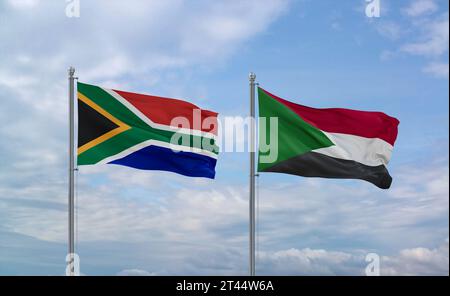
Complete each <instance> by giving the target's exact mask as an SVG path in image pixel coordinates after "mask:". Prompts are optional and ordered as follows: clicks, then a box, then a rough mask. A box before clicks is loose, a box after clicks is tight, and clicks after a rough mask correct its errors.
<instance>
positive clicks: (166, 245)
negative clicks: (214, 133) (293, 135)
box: [0, 0, 449, 275]
mask: <svg viewBox="0 0 450 296" xmlns="http://www.w3.org/2000/svg"><path fill="white" fill-rule="evenodd" d="M380 3H381V16H380V18H368V17H367V16H366V15H365V5H366V3H365V1H363V0H348V1H331V0H330V1H327V0H322V1H311V0H304V1H302V0H297V1H296V0H292V1H287V0H266V1H256V0H250V1H201V0H198V1H195V0H193V1H183V0H169V1H145V2H144V1H137V0H136V1H127V2H126V3H125V2H123V1H104V0H97V1H87V0H81V1H80V4H81V6H80V8H81V10H80V17H79V18H68V17H67V16H66V14H65V9H66V2H65V1H63V0H61V1H59V0H58V1H53V0H52V1H50V0H40V1H39V0H15V1H14V0H7V1H2V2H1V3H0V24H1V26H0V38H1V40H2V42H1V43H0V62H1V65H2V66H1V68H0V98H1V102H2V105H1V107H0V116H1V118H2V119H3V120H2V121H3V122H4V123H5V124H3V125H2V126H1V127H0V135H1V139H2V142H1V144H0V161H1V163H2V166H1V169H0V274H2V275H7V274H17V275H29V274H39V275H48V274H56V275H60V274H64V271H65V262H64V258H65V253H66V249H67V245H66V237H67V225H66V223H67V211H66V201H67V177H66V171H67V157H66V151H67V130H68V126H67V125H68V123H67V114H68V113H67V112H68V111H67V82H66V78H67V72H66V71H67V68H68V66H70V65H73V66H75V67H76V68H77V76H79V78H80V81H83V82H88V83H92V84H99V85H102V86H106V87H113V88H116V89H123V90H128V91H135V92H143V93H151V94H156V95H162V96H167V97H178V98H184V99H186V100H189V101H192V102H194V103H196V104H198V105H199V106H201V107H203V108H209V109H211V110H214V111H218V112H219V113H220V114H221V116H222V118H223V117H225V116H246V115H247V113H248V78H247V76H248V73H249V72H250V71H254V72H255V73H256V74H257V80H258V82H259V83H260V84H261V86H263V87H264V88H265V89H267V90H269V91H271V92H273V93H275V94H277V95H279V96H281V97H283V98H286V99H289V100H292V101H295V102H298V103H301V104H305V105H310V106H313V107H343V108H352V109H361V110H377V111H383V112H386V113H388V114H390V115H392V116H395V117H397V118H398V119H399V120H400V121H401V124H400V129H399V138H398V141H397V143H396V145H395V150H394V154H393V157H392V160H391V163H390V165H389V170H390V172H391V175H392V176H393V178H394V183H393V186H392V188H391V189H390V190H387V191H382V190H379V189H378V188H376V187H375V186H373V185H371V184H368V183H365V182H361V181H356V180H321V179H306V178H300V177H295V176H288V175H270V174H265V175H262V176H261V177H260V178H259V194H258V196H259V214H260V215H259V219H258V221H259V223H258V230H259V231H258V250H259V253H258V256H257V272H258V273H259V274H277V275H278V274H280V275H302V274H317V275H334V274H338V275H343V274H345V275H348V274H352V275H353V274H355V275H359V274H364V269H365V266H366V264H367V263H366V262H365V256H366V254H368V253H371V252H375V253H377V254H378V255H379V256H380V257H381V263H380V267H381V273H382V274H386V275H399V274H401V275H406V274H420V275H425V274H448V272H449V271H448V262H449V259H448V253H449V251H448V237H449V234H448V232H449V230H448V229H449V227H448V219H449V211H448V209H449V204H448V190H449V171H448V169H449V158H448V155H449V150H448V134H449V116H448V108H449V106H448V102H449V100H448V92H449V83H448V81H449V80H448V79H449V78H448V41H449V40H448V39H449V31H448V17H449V15H448V1H443V0H402V1H392V0H381V1H380ZM247 175H248V156H247V155H246V154H245V153H222V154H221V155H220V158H219V162H218V165H217V178H216V180H214V181H209V180H203V179H190V178H185V177H181V176H177V175H174V174H171V173H165V172H141V171H135V170H131V169H129V168H123V167H116V166H102V167H90V168H86V167H83V168H81V169H80V171H79V173H78V190H77V200H78V203H77V205H78V212H77V213H78V214H77V217H78V219H77V252H78V253H79V255H80V257H81V271H82V273H83V274H87V275H116V274H117V275H129V274H135V275H146V274H156V275H174V274H187V275H198V274H208V275H231V274H246V273H247V262H248V261H247V253H248V252H247V247H248V225H247V222H248V216H247V214H248V204H247V200H248V197H247V195H248V194H247V192H248V188H247Z"/></svg>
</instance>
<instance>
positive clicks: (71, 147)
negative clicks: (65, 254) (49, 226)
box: [68, 67, 75, 276]
mask: <svg viewBox="0 0 450 296" xmlns="http://www.w3.org/2000/svg"><path fill="white" fill-rule="evenodd" d="M68 72H69V122H70V123H69V129H70V130H69V138H70V139H69V258H70V259H69V260H70V262H68V264H69V266H70V271H69V274H70V275H71V276H73V275H75V269H74V254H75V150H74V146H75V132H74V129H75V117H74V116H75V114H74V113H75V111H74V97H75V77H74V74H75V68H73V67H70V68H69V71H68Z"/></svg>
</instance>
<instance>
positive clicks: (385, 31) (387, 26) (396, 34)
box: [376, 21, 402, 40]
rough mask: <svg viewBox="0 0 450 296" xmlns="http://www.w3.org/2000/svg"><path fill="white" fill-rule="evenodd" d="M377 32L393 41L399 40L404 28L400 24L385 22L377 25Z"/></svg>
mask: <svg viewBox="0 0 450 296" xmlns="http://www.w3.org/2000/svg"><path fill="white" fill-rule="evenodd" d="M376 28H377V31H378V33H379V34H380V35H382V36H384V37H386V38H389V39H391V40H397V39H398V38H400V36H401V35H402V28H401V26H400V25H399V24H397V23H395V22H391V21H385V22H381V23H379V24H377V27H376Z"/></svg>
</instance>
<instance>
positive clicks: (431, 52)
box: [401, 13, 449, 57]
mask: <svg viewBox="0 0 450 296" xmlns="http://www.w3.org/2000/svg"><path fill="white" fill-rule="evenodd" d="M421 26H422V29H423V32H424V33H423V36H422V38H421V39H422V40H421V41H418V42H413V43H409V44H405V45H404V46H403V47H402V48H401V50H402V51H404V52H406V53H409V54H412V55H421V56H426V57H439V56H441V55H443V54H444V53H447V52H448V46H449V45H448V43H449V20H448V13H446V14H445V15H443V16H441V17H440V18H438V19H435V20H433V21H431V22H426V23H424V24H421Z"/></svg>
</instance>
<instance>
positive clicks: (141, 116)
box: [101, 87, 217, 141]
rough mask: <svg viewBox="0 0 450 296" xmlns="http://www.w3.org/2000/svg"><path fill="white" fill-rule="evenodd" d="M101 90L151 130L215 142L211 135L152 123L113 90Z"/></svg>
mask: <svg viewBox="0 0 450 296" xmlns="http://www.w3.org/2000/svg"><path fill="white" fill-rule="evenodd" d="M101 89H103V90H104V91H106V92H107V93H108V94H109V95H111V96H112V97H114V98H115V99H116V100H118V101H119V102H120V103H122V105H124V106H125V107H127V108H128V109H129V110H130V111H131V112H133V113H134V114H136V116H138V117H139V118H140V119H141V120H142V121H144V122H145V123H146V124H148V125H149V126H151V127H153V128H156V129H161V130H165V131H171V132H179V133H183V134H188V135H193V136H200V137H205V138H209V139H213V140H214V141H217V136H216V135H215V134H212V133H208V132H203V131H199V130H193V129H186V128H179V127H174V126H170V125H165V124H160V123H156V122H153V121H152V120H151V119H150V118H148V117H147V116H145V115H144V113H142V112H141V111H139V109H137V108H136V107H134V106H133V104H131V103H130V102H128V101H127V100H126V99H125V98H124V97H122V96H121V95H119V94H118V93H117V92H115V91H114V90H112V89H108V88H103V87H102V88H101Z"/></svg>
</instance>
